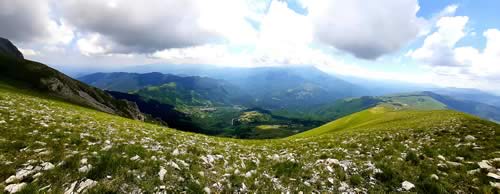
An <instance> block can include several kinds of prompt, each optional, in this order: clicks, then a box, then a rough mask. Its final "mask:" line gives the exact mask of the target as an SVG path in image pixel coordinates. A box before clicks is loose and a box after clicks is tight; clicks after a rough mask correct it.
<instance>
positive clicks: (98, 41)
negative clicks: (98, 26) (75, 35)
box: [76, 34, 111, 56]
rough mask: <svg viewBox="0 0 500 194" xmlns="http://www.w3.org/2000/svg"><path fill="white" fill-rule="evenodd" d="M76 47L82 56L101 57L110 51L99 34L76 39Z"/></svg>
mask: <svg viewBox="0 0 500 194" xmlns="http://www.w3.org/2000/svg"><path fill="white" fill-rule="evenodd" d="M76 45H77V47H78V49H79V50H80V52H81V53H82V54H83V55H86V56H91V55H102V54H105V53H107V52H109V51H110V49H111V48H110V47H111V46H109V45H108V46H106V43H104V40H103V37H102V36H101V35H99V34H90V35H88V36H85V37H83V38H80V39H78V41H77V42H76Z"/></svg>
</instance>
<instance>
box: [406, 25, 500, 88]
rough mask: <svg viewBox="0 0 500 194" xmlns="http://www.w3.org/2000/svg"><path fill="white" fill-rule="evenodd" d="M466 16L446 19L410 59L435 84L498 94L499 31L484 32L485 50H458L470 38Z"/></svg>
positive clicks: (409, 54)
mask: <svg viewBox="0 0 500 194" xmlns="http://www.w3.org/2000/svg"><path fill="white" fill-rule="evenodd" d="M468 21H469V18H468V17H466V16H454V17H443V18H441V19H440V20H438V22H437V23H436V27H437V30H436V31H435V32H433V33H432V34H430V35H428V36H427V37H426V38H425V40H424V43H423V45H422V46H421V47H420V48H418V49H416V50H415V51H410V52H409V53H408V54H407V56H409V57H411V58H412V59H414V60H416V61H417V62H418V63H420V64H421V65H423V66H424V68H426V69H427V71H429V72H430V73H431V74H433V80H434V81H435V83H440V84H441V85H445V86H455V87H475V88H483V89H487V90H490V91H497V90H498V88H499V87H500V66H499V65H498V61H500V30H498V29H488V30H486V31H484V32H483V36H484V38H485V39H486V47H485V48H484V49H483V50H480V49H477V48H474V47H472V46H461V47H457V43H458V42H459V41H460V40H462V39H463V38H465V37H467V35H468V33H467V22H468Z"/></svg>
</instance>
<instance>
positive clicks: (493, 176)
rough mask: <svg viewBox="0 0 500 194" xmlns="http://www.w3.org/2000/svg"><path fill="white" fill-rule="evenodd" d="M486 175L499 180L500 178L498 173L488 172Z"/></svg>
mask: <svg viewBox="0 0 500 194" xmlns="http://www.w3.org/2000/svg"><path fill="white" fill-rule="evenodd" d="M486 176H488V177H491V178H494V179H497V180H500V175H498V174H495V173H491V172H490V173H488V174H487V175H486Z"/></svg>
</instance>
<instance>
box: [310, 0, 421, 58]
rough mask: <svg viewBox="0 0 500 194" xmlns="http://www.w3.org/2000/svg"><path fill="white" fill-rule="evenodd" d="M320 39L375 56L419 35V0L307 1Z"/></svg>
mask: <svg viewBox="0 0 500 194" xmlns="http://www.w3.org/2000/svg"><path fill="white" fill-rule="evenodd" d="M302 3H303V4H304V6H305V7H306V8H307V9H308V11H309V16H310V17H311V20H312V22H313V25H314V29H315V34H316V37H317V39H318V40H319V41H321V42H323V43H325V44H328V45H332V46H335V47H336V48H338V49H341V50H344V51H347V52H349V53H351V54H353V55H355V56H356V57H359V58H365V59H374V58H377V57H379V56H381V55H383V54H386V53H391V52H395V51H397V50H399V49H400V48H401V47H403V46H404V45H406V44H407V43H408V42H409V41H411V40H413V39H414V38H416V36H417V35H418V33H419V31H420V30H421V28H422V27H423V26H424V24H425V22H424V19H422V18H419V17H417V16H416V14H417V12H418V10H419V5H418V2H417V0H382V1H363V0H350V1H341V0H329V1H327V0H303V1H302Z"/></svg>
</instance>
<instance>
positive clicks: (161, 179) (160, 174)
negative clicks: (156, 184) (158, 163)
mask: <svg viewBox="0 0 500 194" xmlns="http://www.w3.org/2000/svg"><path fill="white" fill-rule="evenodd" d="M165 174H167V170H165V168H163V166H162V167H160V172H158V176H160V181H163V178H164V177H165Z"/></svg>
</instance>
